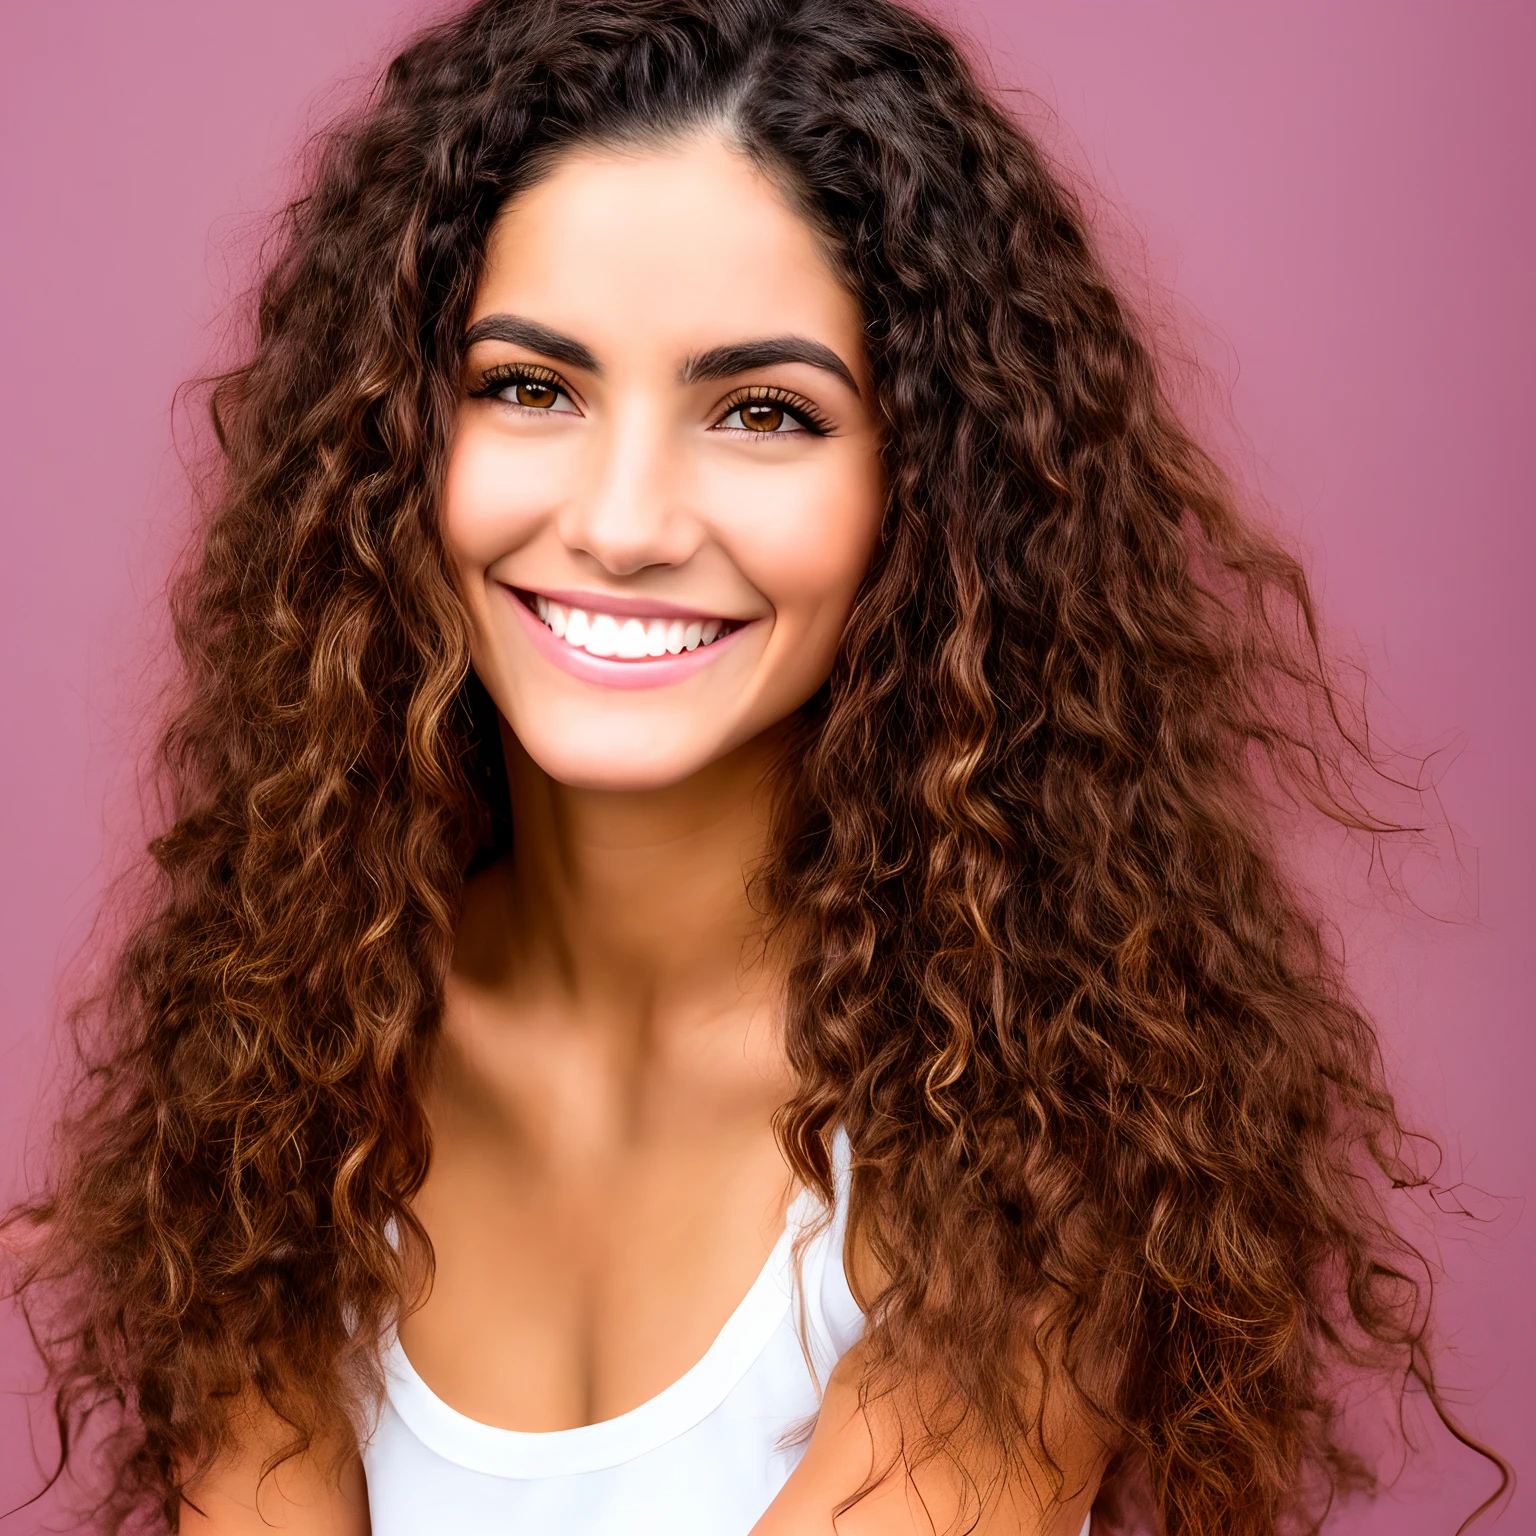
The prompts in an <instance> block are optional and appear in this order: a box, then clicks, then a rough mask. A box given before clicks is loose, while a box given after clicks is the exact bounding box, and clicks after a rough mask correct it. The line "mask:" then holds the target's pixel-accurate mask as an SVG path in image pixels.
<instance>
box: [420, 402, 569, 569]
mask: <svg viewBox="0 0 1536 1536" xmlns="http://www.w3.org/2000/svg"><path fill="white" fill-rule="evenodd" d="M512 457H513V456H512V455H511V454H509V452H508V450H507V447H506V445H505V444H504V443H500V442H498V441H497V440H496V438H495V436H494V435H493V434H490V433H487V432H484V431H481V430H477V429H476V427H475V426H474V425H470V426H467V427H464V428H461V429H460V431H459V432H458V434H457V435H456V436H455V438H454V442H453V447H452V449H451V450H450V452H449V455H448V470H447V473H446V474H445V476H444V477H443V503H442V527H443V542H444V543H445V544H446V545H447V548H448V553H449V556H450V557H451V559H452V560H453V563H454V566H455V567H456V568H457V570H458V571H459V573H460V576H461V578H463V579H465V580H467V581H469V582H471V583H474V582H475V579H476V578H477V577H481V576H483V574H484V572H485V571H486V569H487V568H488V567H489V566H491V565H494V564H495V562H496V561H497V560H499V559H500V558H501V557H502V556H503V555H505V554H508V553H509V552H511V551H512V550H514V549H517V548H519V547H520V546H521V545H523V544H524V543H526V542H527V541H528V539H530V538H531V537H532V536H533V534H534V532H535V531H536V529H537V527H538V526H539V524H540V522H541V521H542V519H543V517H544V515H545V513H546V511H547V509H548V508H549V506H550V505H551V500H552V498H553V496H554V495H555V494H556V491H555V487H553V486H552V485H547V484H545V483H543V482H544V481H545V480H547V479H548V478H549V477H548V476H547V475H545V476H542V477H541V476H540V475H539V474H538V473H536V472H534V473H530V472H529V471H530V466H529V465H528V464H527V463H525V462H523V460H524V459H525V458H526V457H527V456H526V455H518V456H517V459H518V462H517V463H511V462H509V460H510V459H511V458H512ZM534 468H535V469H536V466H534Z"/></svg>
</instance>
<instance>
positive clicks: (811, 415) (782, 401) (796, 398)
mask: <svg viewBox="0 0 1536 1536" xmlns="http://www.w3.org/2000/svg"><path fill="white" fill-rule="evenodd" d="M759 401H766V402H768V403H769V404H772V405H781V406H783V407H784V409H785V410H786V411H788V412H789V414H790V415H791V416H793V417H794V418H795V420H796V421H798V422H799V423H800V425H801V426H802V427H803V428H804V429H805V430H806V431H807V432H810V433H812V434H813V435H815V436H817V437H826V436H828V435H829V434H830V433H831V431H832V423H831V422H830V421H828V419H827V418H826V416H825V415H824V414H823V413H822V411H821V408H820V407H819V406H818V405H817V404H816V402H815V401H814V400H808V399H806V397H805V396H804V395H802V394H797V393H796V392H795V391H794V390H792V389H785V388H784V387H783V386H782V385H780V384H747V385H744V386H743V387H742V388H740V389H733V390H732V391H731V392H730V394H728V395H727V396H726V397H725V399H724V400H723V401H722V402H721V403H720V405H719V406H718V407H717V408H716V412H715V421H714V426H715V427H718V426H719V425H720V423H721V422H722V421H724V420H725V418H726V417H727V416H729V415H730V414H731V412H732V411H738V410H740V409H741V407H742V406H744V405H752V404H755V403H757V402H759ZM712 430H713V429H712ZM756 435H758V436H763V437H769V436H773V435H774V434H772V433H766V432H765V433H760V434H756Z"/></svg>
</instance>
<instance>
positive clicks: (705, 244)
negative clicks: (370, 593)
mask: <svg viewBox="0 0 1536 1536" xmlns="http://www.w3.org/2000/svg"><path fill="white" fill-rule="evenodd" d="M466 340H467V341H468V343H469V346H468V349H467V352H466V354H465V366H464V377H465V393H464V403H463V405H462V406H461V407H460V411H459V418H458V422H457V424H456V427H455V431H454V436H453V443H452V447H451V449H450V452H449V457H448V468H447V474H446V476H445V480H444V492H443V530H444V536H445V539H446V541H447V544H448V547H449V550H450V553H451V555H452V557H453V560H454V565H455V571H456V575H457V584H458V587H459V590H460V591H461V592H463V593H464V595H465V597H466V600H467V603H468V607H469V613H470V619H471V624H472V626H473V630H474V641H473V655H474V665H475V673H476V675H477V676H478V677H479V678H480V680H481V681H482V682H483V683H484V684H485V686H486V688H487V689H488V691H489V692H490V694H491V697H492V698H493V699H494V700H495V702H496V705H497V708H498V710H499V711H500V713H501V716H502V718H503V719H504V720H505V721H506V722H507V724H508V725H509V727H510V728H511V732H512V735H513V736H514V737H515V738H516V740H517V741H518V742H520V743H521V745H522V746H523V748H524V749H525V750H526V751H527V752H528V753H529V755H530V756H531V757H532V758H533V759H534V760H535V761H536V762H537V763H538V764H539V765H540V766H541V767H542V768H543V769H544V771H545V772H547V773H548V774H550V775H551V776H552V777H553V778H554V779H556V780H558V781H560V782H561V783H564V784H569V785H578V784H579V785H586V786H590V787H599V786H605V787H610V788H623V787H639V786H640V785H648V786H649V785H664V784H671V783H676V782H678V781H680V780H682V779H684V778H687V777H688V776H690V775H691V774H693V773H695V772H697V771H699V770H700V769H702V768H704V767H705V766H706V765H708V764H709V763H712V762H714V761H716V760H717V759H720V758H722V757H724V756H725V755H727V754H729V753H731V752H733V751H735V750H736V749H737V748H740V747H743V746H745V745H746V744H747V743H749V742H751V741H753V740H755V739H757V738H759V737H761V736H762V735H763V733H764V732H765V731H768V730H769V729H770V728H771V727H774V726H777V725H779V724H780V723H781V722H783V721H784V720H786V719H787V718H788V717H789V716H790V715H791V714H792V713H793V712H794V711H795V710H797V709H798V708H799V707H800V706H801V705H802V704H804V703H805V701H806V700H807V699H809V698H810V696H811V695H812V694H813V693H815V691H816V690H817V689H818V688H819V687H820V686H821V684H822V683H823V682H824V681H825V680H826V677H827V675H828V673H829V672H830V671H831V669H832V659H833V656H834V655H835V654H836V651H837V647H838V643H839V641H840V640H841V638H842V633H843V630H844V628H845V626H846V624H847V620H848V613H849V610H850V609H851V607H852V606H853V599H854V594H855V593H856V592H857V590H858V587H859V584H860V582H861V581H862V580H863V578H864V573H865V571H866V570H867V569H868V567H869V561H870V555H871V553H872V551H873V549H874V543H875V538H876V535H877V533H878V531H879V527H880V517H881V513H882V511H883V509H884V488H883V484H882V468H881V458H880V441H879V432H878V428H877V424H876V417H875V414H874V409H873V406H872V403H871V402H872V399H873V394H874V390H873V386H872V384H871V382H870V379H869V365H868V361H867V359H866V357H865V349H864V338H863V317H862V315H861V314H860V310H859V305H858V303H857V301H856V299H855V298H854V296H853V294H852V293H851V292H850V291H849V289H848V287H847V285H846V284H845V282H844V281H843V280H842V279H841V277H840V275H839V274H838V272H837V271H836V270H835V268H834V267H833V266H832V265H831V264H830V263H829V262H828V260H827V257H826V255H825V253H824V251H823V249H822V244H821V242H820V240H819V239H818V237H817V235H816V232H815V231H814V230H813V229H812V228H811V227H810V226H809V225H808V224H807V223H806V221H805V220H804V219H803V218H801V217H800V215H799V214H798V213H797V212H796V211H795V209H794V208H793V207H792V206H791V205H790V203H789V202H788V201H787V200H786V198H785V197H784V196H783V195H782V194H781V193H780V192H779V190H778V189H777V188H776V187H775V185H774V183H773V181H772V180H771V179H770V178H769V177H768V176H767V175H766V174H765V173H764V172H763V171H761V170H759V169H758V168H757V167H755V166H754V164H753V163H752V161H751V160H750V159H749V158H747V157H746V156H745V155H743V154H742V153H741V152H740V151H739V150H737V149H734V148H732V147H731V146H730V145H729V144H728V143H727V142H726V140H725V139H723V138H722V137H721V136H720V135H719V134H718V133H700V134H695V135H692V136H689V137H686V138H682V139H680V140H679V141H678V142H677V143H676V144H673V145H670V146H668V147H666V148H665V149H663V150H660V151H658V152H653V153H650V154H646V155H639V154H636V153H634V152H627V153H622V152H621V153H608V154H602V153H597V152H593V151H585V152H581V153H572V154H569V155H568V156H566V157H565V158H563V159H562V160H561V161H559V162H558V163H557V168H556V169H555V170H554V171H553V172H552V173H551V174H550V175H549V176H548V177H546V178H545V179H544V180H542V181H540V182H539V183H537V184H536V185H535V186H534V187H532V188H531V189H530V190H528V191H527V192H525V193H523V194H521V195H520V196H518V197H515V198H514V199H513V200H512V201H511V202H510V203H509V204H508V206H507V207H506V208H505V209H504V210H503V212H502V213H501V215H500V216H499V217H498V219H497V220H496V223H495V225H494V226H493V227H492V230H491V234H490V239H489V241H488V243H487V247H486V257H485V265H484V268H483V270H482V272H481V276H480V282H479V287H478V290H477V292H476V295H475V300H474V304H473V306H472V309H471V323H470V325H469V328H468V331H467V333H466ZM860 377H862V381H863V382H862V387H861V385H860V382H859V380H860ZM653 651H654V652H655V655H654V657H653V655H652V652H653ZM551 663H552V665H551ZM658 689H659V690H660V691H657V690H658ZM614 690H622V691H621V692H617V693H616V692H614Z"/></svg>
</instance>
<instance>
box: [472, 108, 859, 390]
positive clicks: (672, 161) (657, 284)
mask: <svg viewBox="0 0 1536 1536" xmlns="http://www.w3.org/2000/svg"><path fill="white" fill-rule="evenodd" d="M498 310H502V311H510V312H513V313H516V314H520V315H525V316H527V317H528V318H531V319H536V320H538V321H540V322H541V323H543V324H546V325H551V326H554V327H556V328H558V329H560V330H563V331H566V332H568V333H569V334H571V335H573V336H576V337H578V338H579V339H581V340H583V341H585V342H587V344H588V345H590V346H594V348H600V349H601V350H602V351H604V352H606V353H609V354H613V353H618V352H625V351H630V352H633V351H638V350H654V349H661V350H666V351H668V352H676V351H677V350H678V349H681V350H682V351H683V352H686V351H688V350H690V349H697V348H700V347H705V346H714V345H718V344H719V343H720V342H721V341H722V340H739V339H743V338H746V337H751V336H773V335H781V334H786V333H794V334H799V335H809V336H812V337H814V338H816V339H818V340H821V341H824V342H826V343H827V344H828V345H830V346H832V347H834V349H836V350H837V351H839V352H841V353H842V354H843V355H844V356H845V357H849V358H850V361H852V359H853V358H860V360H862V348H861V332H862V322H861V317H860V315H859V309H858V305H857V303H856V301H855V300H854V298H853V296H852V295H851V294H850V293H849V292H848V290H847V288H846V287H845V285H844V284H843V282H842V281H841V279H840V278H839V277H838V275H837V273H836V272H835V270H834V269H833V267H832V265H831V263H830V262H829V260H828V259H827V257H826V255H825V253H824V251H823V248H822V245H821V241H820V238H819V236H818V234H817V232H816V231H815V230H814V229H813V228H812V227H811V225H810V224H809V223H808V222H807V221H806V220H805V218H804V217H802V216H801V215H800V214H799V213H798V212H797V211H796V210H795V209H794V207H793V206H792V205H791V204H790V202H789V201H788V200H787V199H786V198H785V196H784V195H783V194H782V193H781V192H780V190H779V189H778V187H777V186H776V185H775V184H774V182H773V180H772V179H771V178H770V177H769V176H767V175H766V174H765V173H764V172H763V171H761V170H759V169H758V168H757V167H756V166H755V165H753V164H752V162H751V161H750V160H749V159H748V158H747V157H746V156H745V155H743V154H742V153H740V152H739V151H738V150H735V149H733V148H731V147H729V146H728V145H726V144H725V143H724V142H723V141H722V140H720V139H719V138H717V137H715V136H713V135H704V134H701V135H699V136H697V137H693V138H689V139H685V140H681V141H679V142H676V143H671V144H666V145H662V146H658V147H656V148H643V149H641V148H635V149H613V150H609V149H591V150H579V151H573V152H572V153H570V154H568V155H566V156H565V157H563V158H562V159H561V160H559V161H557V162H556V164H555V167H554V169H553V170H552V171H551V172H550V173H549V174H548V175H547V176H546V177H545V178H544V179H543V180H541V181H539V182H538V183H537V184H536V185H534V186H533V187H531V188H530V189H529V190H528V191H527V192H525V193H522V194H520V195H519V196H518V197H517V198H515V199H514V200H513V201H512V202H511V203H509V204H508V206H507V207H506V208H505V209H503V210H502V213H501V215H500V216H499V217H498V219H497V221H496V223H495V225H494V226H493V228H492V231H491V236H490V239H489V241H488V243H487V248H486V261H485V267H484V271H483V273H482V275H481V280H480V285H479V290H478V292H477V295H476V301H475V309H474V312H473V314H472V315H471V317H470V318H471V320H473V319H474V318H476V317H477V316H479V315H482V314H488V313H491V312H493V311H498Z"/></svg>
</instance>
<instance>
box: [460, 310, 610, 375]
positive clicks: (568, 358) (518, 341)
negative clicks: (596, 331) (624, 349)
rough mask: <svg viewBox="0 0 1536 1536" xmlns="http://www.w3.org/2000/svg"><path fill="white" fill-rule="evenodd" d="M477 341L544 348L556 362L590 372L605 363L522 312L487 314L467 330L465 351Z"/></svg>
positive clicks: (573, 340) (595, 370) (599, 368)
mask: <svg viewBox="0 0 1536 1536" xmlns="http://www.w3.org/2000/svg"><path fill="white" fill-rule="evenodd" d="M477 341H505V342H509V343H510V344H511V345H512V346H514V347H527V348H528V349H529V350H530V351H533V352H542V353H543V354H544V356H545V357H552V358H554V360H555V361H556V362H557V363H564V364H566V366H567V367H570V368H581V369H584V370H585V371H586V372H587V373H601V372H602V371H603V370H602V367H601V366H600V365H599V363H598V361H597V358H596V357H594V356H593V355H592V352H591V351H590V350H589V349H588V348H586V347H584V346H582V344H581V343H580V342H579V341H577V340H576V339H575V338H574V337H571V336H566V335H563V334H562V333H561V332H559V331H552V330H551V329H550V328H549V327H548V326H547V325H540V324H539V323H538V321H537V320H525V319H523V317H522V316H521V315H487V316H486V317H485V318H484V319H483V320H477V321H475V323H474V324H473V325H472V326H470V328H469V329H468V330H467V331H465V333H464V348H465V350H466V351H468V349H469V348H470V347H472V346H474V344H475V343H476V342H477Z"/></svg>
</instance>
